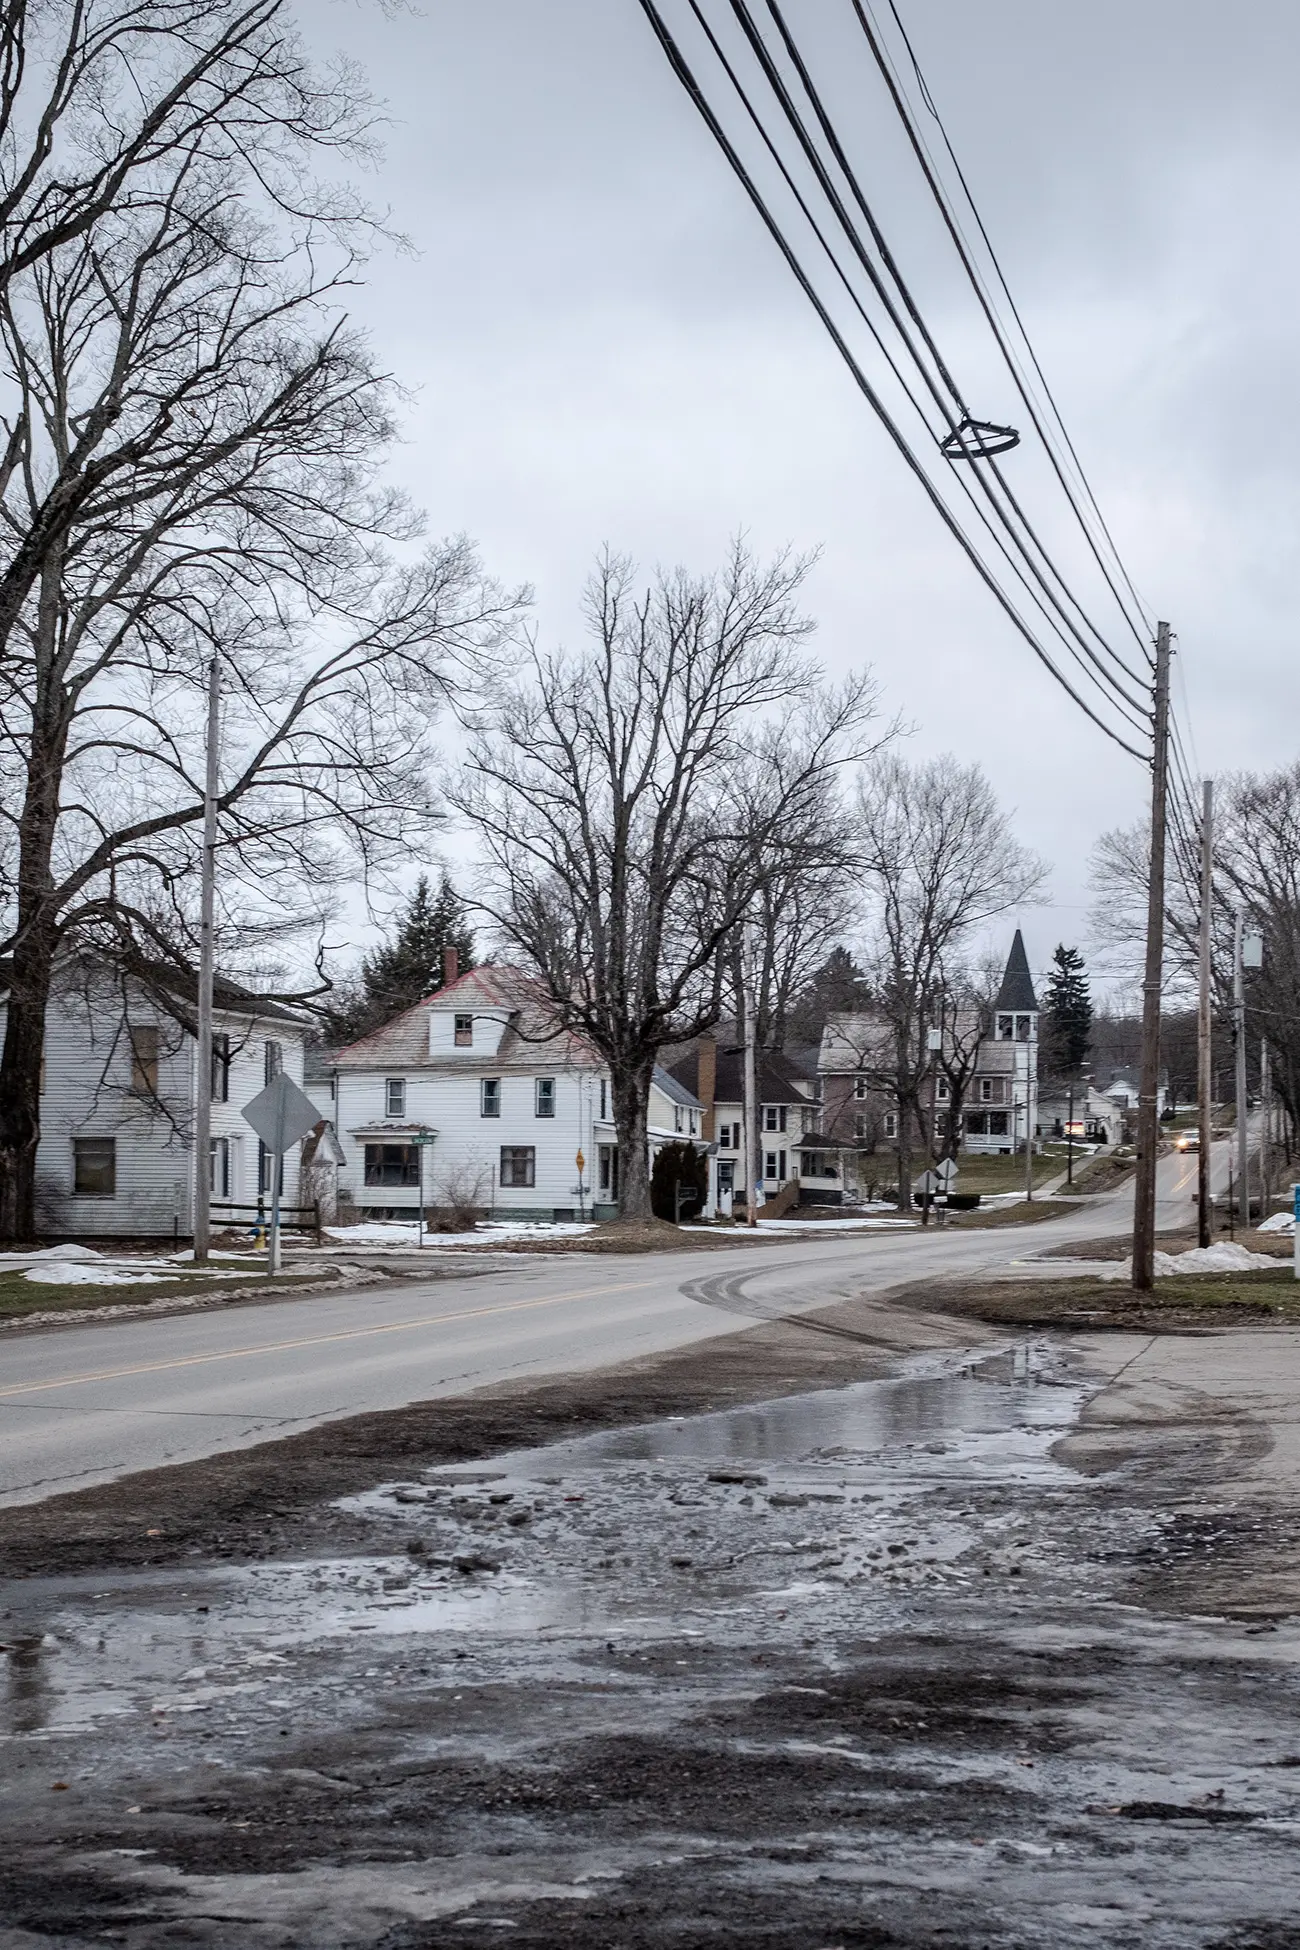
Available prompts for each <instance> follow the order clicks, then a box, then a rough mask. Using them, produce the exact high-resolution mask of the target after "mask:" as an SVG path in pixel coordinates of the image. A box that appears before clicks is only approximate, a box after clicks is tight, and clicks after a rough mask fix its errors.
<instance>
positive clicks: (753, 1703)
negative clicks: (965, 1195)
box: [0, 1340, 1300, 1950]
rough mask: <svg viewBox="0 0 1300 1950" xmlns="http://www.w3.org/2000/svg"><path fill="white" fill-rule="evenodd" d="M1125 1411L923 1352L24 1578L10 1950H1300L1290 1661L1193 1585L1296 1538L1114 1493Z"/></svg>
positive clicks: (1199, 1508) (1186, 1464) (7, 1840)
mask: <svg viewBox="0 0 1300 1950" xmlns="http://www.w3.org/2000/svg"><path fill="white" fill-rule="evenodd" d="M1096 1386H1097V1382H1096V1379H1095V1377H1093V1376H1091V1375H1089V1373H1088V1372H1086V1371H1085V1369H1084V1368H1083V1367H1082V1365H1081V1363H1080V1361H1079V1358H1078V1356H1077V1355H1075V1354H1073V1353H1071V1351H1070V1350H1069V1349H1067V1348H1065V1347H1063V1346H1055V1345H1053V1344H1051V1343H1049V1342H1046V1341H1041V1340H1040V1341H1029V1342H1022V1343H1020V1344H1018V1345H1016V1346H1014V1347H1009V1348H1008V1349H1006V1351H1005V1352H1001V1353H997V1354H993V1355H989V1354H987V1353H981V1354H971V1355H969V1356H966V1357H963V1356H960V1355H954V1354H951V1353H941V1352H937V1353H929V1354H926V1355H922V1356H917V1357H914V1358H912V1359H911V1360H910V1361H908V1362H907V1363H905V1364H904V1369H903V1372H902V1373H900V1374H898V1375H895V1376H893V1377H890V1378H885V1379H875V1380H869V1381H863V1382H859V1383H856V1384H854V1385H852V1386H848V1387H841V1388H833V1389H824V1390H821V1391H819V1392H817V1393H814V1394H805V1395H793V1396H787V1397H785V1398H784V1399H782V1400H779V1401H769V1402H765V1403H760V1404H758V1405H753V1406H747V1407H740V1408H734V1409H730V1410H727V1411H726V1412H722V1413H716V1414H706V1415H693V1416H690V1417H674V1418H672V1419H666V1420H660V1421H657V1422H653V1423H647V1424H644V1425H641V1426H632V1427H622V1428H618V1429H613V1430H608V1431H605V1432H602V1433H599V1434H596V1435H590V1436H585V1437H582V1438H580V1439H577V1440H574V1441H569V1442H560V1443H553V1444H549V1445H547V1446H545V1447H543V1448H537V1449H531V1450H514V1451H511V1452H509V1453H504V1454H501V1455H500V1456H497V1457H494V1458H492V1459H490V1460H488V1461H479V1462H475V1463H474V1464H473V1465H465V1466H453V1467H446V1466H442V1467H437V1468H431V1469H427V1470H420V1471H418V1472H417V1473H416V1474H414V1475H413V1476H411V1477H410V1478H409V1479H404V1480H402V1481H392V1482H388V1483H385V1484H381V1485H379V1486H378V1487H376V1488H375V1489H373V1490H372V1491H369V1492H366V1493H365V1494H363V1495H360V1496H354V1497H350V1498H348V1499H346V1500H345V1503H344V1506H343V1510H344V1513H345V1514H346V1515H347V1516H348V1517H349V1518H350V1519H351V1520H352V1523H353V1526H354V1532H353V1534H355V1526H356V1525H358V1524H359V1525H361V1526H363V1533H364V1534H368V1535H369V1536H370V1538H371V1547H370V1548H367V1549H366V1550H365V1551H364V1552H363V1553H361V1554H355V1553H354V1554H350V1555H346V1556H338V1555H333V1556H330V1555H322V1556H319V1557H306V1556H304V1557H299V1558H297V1559H295V1560H292V1561H290V1560H274V1561H270V1562H264V1563H260V1564H256V1565H243V1566H238V1567H235V1566H229V1565H226V1566H221V1565H216V1564H214V1563H213V1562H212V1561H211V1560H210V1559H209V1558H207V1557H206V1555H196V1557H195V1560H194V1562H193V1565H192V1567H190V1566H187V1565H184V1564H182V1565H180V1566H177V1565H175V1564H171V1565H168V1566H166V1567H165V1568H159V1569H156V1570H144V1571H136V1572H131V1573H129V1574H119V1575H117V1576H116V1577H111V1578H110V1577H107V1576H106V1575H105V1574H104V1573H100V1574H98V1575H93V1574H92V1575H90V1576H85V1577H65V1578H62V1579H59V1580H57V1581H56V1580H42V1579H37V1578H27V1579H24V1580H21V1581H13V1582H11V1583H10V1584H8V1585H7V1586H4V1587H0V1640H2V1641H3V1643H4V1645H5V1647H6V1658H5V1660H4V1662H3V1667H2V1668H0V1684H2V1685H3V1691H2V1692H0V1752H2V1753H3V1765H2V1766H0V1946H3V1950H18V1946H24V1947H27V1946H34V1945H36V1944H38V1943H39V1944H49V1943H50V1942H51V1941H53V1942H57V1943H60V1944H67V1945H70V1946H80V1945H83V1944H85V1945H90V1944H102V1943H105V1942H113V1943H119V1944H125V1945H129V1946H135V1947H136V1950H155V1946H162V1945H174V1944H186V1945H222V1946H225V1945H231V1944H238V1945H240V1946H244V1945H247V1946H250V1950H262V1946H290V1945H292V1946H298V1945H303V1946H312V1950H316V1947H317V1946H320V1947H321V1950H325V1947H326V1946H335V1945H337V1946H354V1945H355V1946H371V1945H374V1946H381V1947H382V1950H426V1947H431V1946H434V1945H437V1946H443V1945H447V1944H458V1943H475V1942H481V1941H483V1940H484V1939H485V1938H486V1939H489V1940H502V1941H510V1942H512V1943H515V1944H524V1945H536V1946H543V1945H572V1946H576V1947H577V1950H587V1947H588V1946H590V1950H596V1946H600V1947H601V1950H606V1946H610V1947H612V1946H617V1945H623V1946H626V1947H627V1950H633V1946H643V1945H644V1946H651V1945H654V1946H660V1945H663V1946H669V1945H671V1946H675V1947H676V1950H688V1947H689V1946H694V1945H697V1944H699V1945H704V1944H710V1945H711V1944H719V1945H733V1944H734V1945H741V1944H744V1945H746V1946H752V1945H779V1946H786V1945H790V1946H799V1950H831V1946H834V1945H843V1946H845V1950H849V1946H889V1945H900V1946H901V1945H935V1946H937V1945H954V1946H955V1945H960V1946H963V1950H966V1947H967V1946H977V1945H987V1946H989V1947H990V1950H992V1947H993V1946H998V1950H1002V1947H1003V1946H1008V1947H1009V1946H1017V1947H1018V1946H1025V1950H1029V1947H1030V1946H1033V1947H1034V1950H1037V1947H1038V1946H1043V1947H1044V1950H1045V1947H1046V1946H1054V1947H1055V1946H1061V1947H1062V1950H1063V1947H1064V1946H1066V1945H1069V1946H1071V1947H1072V1950H1073V1946H1076V1945H1080V1944H1086V1945H1095V1946H1097V1950H1120V1947H1121V1946H1124V1947H1125V1950H1127V1946H1134V1947H1136V1946H1139V1945H1140V1946H1142V1947H1143V1950H1163V1947H1164V1946H1169V1950H1188V1946H1196V1947H1197V1950H1281V1946H1283V1945H1292V1944H1294V1943H1295V1942H1296V1940H1297V1938H1296V1933H1295V1930H1294V1929H1293V1925H1292V1919H1294V1918H1295V1917H1297V1916H1300V1692H1298V1689H1297V1667H1296V1659H1297V1654H1298V1653H1300V1630H1297V1627H1296V1626H1295V1625H1294V1624H1293V1623H1292V1622H1291V1621H1290V1620H1289V1619H1288V1618H1286V1617H1281V1618H1273V1617H1268V1616H1261V1615H1257V1614H1254V1613H1245V1614H1243V1616H1242V1617H1241V1618H1235V1619H1234V1618H1231V1617H1227V1616H1224V1615H1222V1612H1221V1609H1220V1613H1219V1615H1216V1616H1200V1615H1197V1613H1196V1608H1195V1589H1196V1586H1195V1578H1194V1576H1193V1577H1191V1578H1190V1581H1189V1578H1188V1576H1186V1575H1183V1576H1182V1578H1181V1582H1177V1584H1176V1589H1177V1593H1178V1596H1177V1598H1176V1600H1175V1598H1174V1597H1173V1596H1171V1593H1173V1592H1174V1590H1175V1584H1174V1583H1171V1581H1170V1571H1171V1566H1173V1567H1174V1568H1177V1567H1178V1565H1179V1564H1182V1565H1183V1566H1184V1569H1185V1567H1186V1565H1189V1564H1190V1565H1191V1566H1192V1568H1193V1570H1194V1568H1195V1564H1196V1563H1197V1562H1199V1561H1201V1560H1203V1559H1205V1558H1206V1556H1207V1555H1212V1556H1213V1558H1214V1561H1215V1563H1216V1566H1217V1568H1218V1570H1219V1572H1220V1573H1221V1572H1222V1569H1223V1563H1224V1559H1225V1554H1226V1555H1228V1556H1230V1554H1231V1552H1232V1551H1233V1550H1235V1549H1241V1550H1248V1549H1249V1550H1254V1549H1258V1548H1260V1547H1261V1546H1262V1547H1264V1548H1267V1540H1268V1535H1269V1522H1268V1513H1267V1511H1266V1510H1264V1509H1263V1508H1262V1507H1252V1510H1250V1511H1243V1510H1238V1511H1236V1512H1231V1511H1227V1510H1225V1506H1224V1503H1223V1501H1222V1498H1221V1497H1218V1498H1217V1499H1216V1497H1215V1496H1212V1495H1211V1494H1210V1493H1209V1489H1210V1486H1211V1478H1210V1477H1209V1476H1208V1475H1207V1473H1206V1464H1207V1461H1212V1460H1213V1456H1214V1454H1217V1453H1218V1452H1217V1451H1212V1450H1211V1449H1206V1448H1203V1449H1202V1450H1200V1451H1196V1452H1193V1451H1190V1450H1189V1449H1188V1448H1187V1446H1186V1444H1180V1445H1176V1447H1175V1450H1174V1452H1172V1453H1171V1455H1170V1456H1169V1457H1165V1458H1162V1456H1161V1454H1160V1453H1159V1451H1158V1448H1155V1447H1153V1448H1152V1449H1151V1451H1150V1452H1149V1453H1147V1454H1145V1455H1143V1456H1142V1457H1140V1458H1134V1457H1130V1458H1129V1459H1128V1460H1126V1461H1124V1462H1122V1463H1121V1464H1120V1466H1119V1467H1118V1468H1106V1469H1100V1470H1098V1469H1097V1468H1095V1467H1093V1468H1091V1469H1090V1472H1089V1473H1088V1474H1083V1473H1080V1472H1079V1470H1077V1469H1076V1468H1074V1467H1072V1466H1071V1464H1070V1462H1069V1461H1067V1460H1066V1459H1065V1458H1066V1457H1068V1456H1069V1455H1071V1454H1072V1453H1073V1452H1072V1451H1071V1448H1070V1446H1069V1444H1068V1443H1066V1444H1064V1445H1063V1444H1062V1438H1065V1437H1068V1436H1070V1434H1071V1432H1072V1431H1073V1430H1074V1429H1075V1426H1076V1423H1077V1420H1078V1417H1079V1415H1080V1411H1081V1409H1082V1408H1083V1407H1084V1404H1085V1403H1086V1402H1087V1401H1088V1399H1089V1397H1090V1396H1091V1395H1092V1394H1093V1393H1094V1392H1095V1389H1096ZM1207 1439H1208V1438H1207Z"/></svg>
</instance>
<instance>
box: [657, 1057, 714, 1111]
mask: <svg viewBox="0 0 1300 1950" xmlns="http://www.w3.org/2000/svg"><path fill="white" fill-rule="evenodd" d="M654 1085H655V1089H656V1090H660V1091H662V1092H663V1094H664V1096H665V1097H667V1099H668V1101H669V1103H670V1104H680V1105H681V1107H682V1109H683V1110H703V1108H704V1106H703V1105H702V1104H701V1102H700V1100H699V1098H698V1097H697V1096H695V1095H694V1093H693V1092H692V1091H690V1090H688V1089H687V1087H686V1085H685V1084H684V1083H682V1082H680V1081H679V1080H678V1078H677V1077H675V1076H674V1075H673V1074H672V1072H671V1070H665V1069H662V1068H661V1067H660V1065H659V1064H658V1063H656V1064H655V1070H654Z"/></svg>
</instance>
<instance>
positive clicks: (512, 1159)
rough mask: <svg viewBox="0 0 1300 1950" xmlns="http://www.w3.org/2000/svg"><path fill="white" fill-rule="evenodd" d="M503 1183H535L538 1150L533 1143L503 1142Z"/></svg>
mask: <svg viewBox="0 0 1300 1950" xmlns="http://www.w3.org/2000/svg"><path fill="white" fill-rule="evenodd" d="M501 1183H502V1185H506V1186H508V1185H535V1184H536V1183H537V1152H536V1150H535V1149H534V1148H533V1146H532V1145H531V1144H503V1145H502V1147H501Z"/></svg>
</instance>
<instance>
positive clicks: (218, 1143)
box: [208, 1138, 230, 1198]
mask: <svg viewBox="0 0 1300 1950" xmlns="http://www.w3.org/2000/svg"><path fill="white" fill-rule="evenodd" d="M208 1153H209V1169H208V1189H209V1190H210V1191H211V1193H212V1196H213V1198H229V1197H230V1139H229V1138H213V1139H211V1141H210V1143H209V1145H208Z"/></svg>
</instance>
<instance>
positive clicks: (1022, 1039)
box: [1016, 1016, 1032, 1043]
mask: <svg viewBox="0 0 1300 1950" xmlns="http://www.w3.org/2000/svg"><path fill="white" fill-rule="evenodd" d="M1031 1021H1032V1018H1031V1017H1029V1016H1017V1017H1016V1041H1017V1042H1018V1043H1027V1042H1028V1041H1029V1025H1030V1022H1031Z"/></svg>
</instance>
